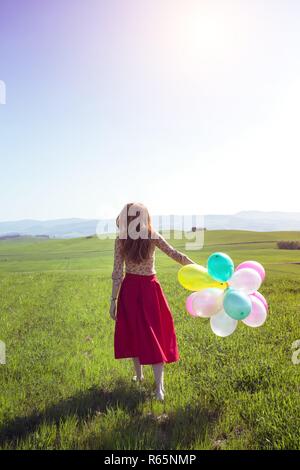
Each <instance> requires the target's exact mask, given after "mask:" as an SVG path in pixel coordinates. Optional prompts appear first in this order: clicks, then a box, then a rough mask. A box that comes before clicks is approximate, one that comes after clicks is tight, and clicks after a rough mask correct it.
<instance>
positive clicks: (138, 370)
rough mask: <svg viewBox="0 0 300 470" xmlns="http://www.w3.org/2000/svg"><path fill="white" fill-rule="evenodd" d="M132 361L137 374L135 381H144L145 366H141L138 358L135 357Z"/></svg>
mask: <svg viewBox="0 0 300 470" xmlns="http://www.w3.org/2000/svg"><path fill="white" fill-rule="evenodd" d="M132 360H133V365H134V370H135V374H136V375H135V376H134V377H133V380H135V381H139V382H141V381H142V380H144V375H143V366H142V365H141V363H140V360H139V358H138V357H133V358H132Z"/></svg>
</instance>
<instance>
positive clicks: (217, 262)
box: [207, 253, 234, 282]
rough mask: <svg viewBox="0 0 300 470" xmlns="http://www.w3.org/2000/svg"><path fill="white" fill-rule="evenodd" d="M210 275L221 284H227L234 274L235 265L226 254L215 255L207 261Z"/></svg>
mask: <svg viewBox="0 0 300 470" xmlns="http://www.w3.org/2000/svg"><path fill="white" fill-rule="evenodd" d="M207 271H208V274H209V275H210V276H211V277H213V278H214V279H216V280H217V281H220V282H226V281H228V279H230V278H231V276H232V275H233V272H234V264H233V261H232V259H231V258H230V256H228V255H226V254H225V253H213V254H212V255H210V257H209V258H208V261H207Z"/></svg>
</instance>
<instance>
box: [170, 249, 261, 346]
mask: <svg viewBox="0 0 300 470" xmlns="http://www.w3.org/2000/svg"><path fill="white" fill-rule="evenodd" d="M264 278H265V270H264V267H263V266H262V265H261V264H260V263H257V262H256V261H245V262H243V263H241V264H239V265H238V266H237V268H236V269H234V264H233V261H232V259H231V258H230V257H229V256H228V255H226V254H225V253H213V254H212V255H211V256H210V257H209V258H208V262H207V269H206V268H204V267H203V266H200V265H198V264H188V265H186V266H183V267H182V268H181V269H180V270H179V272H178V280H179V282H180V284H181V285H182V286H183V287H184V288H185V289H188V290H191V291H194V292H193V293H192V294H190V295H189V296H188V298H187V299H186V309H187V311H188V313H189V314H190V315H192V316H193V317H202V318H210V326H211V329H212V331H213V332H214V333H215V334H216V335H218V336H222V337H225V336H229V335H231V334H232V333H233V332H234V331H235V329H236V327H237V324H238V320H242V321H243V323H245V324H246V325H248V326H251V327H258V326H261V325H263V323H264V322H265V321H266V318H267V311H268V304H267V301H266V299H265V298H264V296H263V295H262V294H260V292H258V289H259V288H260V286H261V284H262V282H263V281H264Z"/></svg>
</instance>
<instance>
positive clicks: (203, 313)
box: [192, 287, 224, 318]
mask: <svg viewBox="0 0 300 470" xmlns="http://www.w3.org/2000/svg"><path fill="white" fill-rule="evenodd" d="M223 299H224V290H223V289H218V288H217V287H209V288H208V289H203V290H201V291H199V292H197V293H196V294H195V296H194V297H193V301H192V310H193V312H194V313H195V314H196V316H198V317H205V318H207V317H211V316H212V315H215V314H216V313H217V312H218V311H219V310H220V309H221V308H222V305H223Z"/></svg>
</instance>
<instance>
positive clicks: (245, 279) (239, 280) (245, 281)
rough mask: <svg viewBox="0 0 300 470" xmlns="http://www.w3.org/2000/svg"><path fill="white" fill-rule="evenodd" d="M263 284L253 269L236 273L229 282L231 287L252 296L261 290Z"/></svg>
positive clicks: (240, 270) (244, 269) (245, 269)
mask: <svg viewBox="0 0 300 470" xmlns="http://www.w3.org/2000/svg"><path fill="white" fill-rule="evenodd" d="M261 283H262V280H261V277H260V275H259V274H258V272H256V271H255V270H254V269H252V268H243V269H239V270H238V271H235V272H234V274H233V276H232V278H231V279H230V281H229V286H230V287H232V288H233V289H236V290H240V291H243V292H244V293H245V294H252V293H253V292H255V291H256V290H258V289H259V288H260V286H261Z"/></svg>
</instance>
